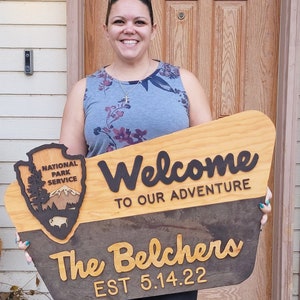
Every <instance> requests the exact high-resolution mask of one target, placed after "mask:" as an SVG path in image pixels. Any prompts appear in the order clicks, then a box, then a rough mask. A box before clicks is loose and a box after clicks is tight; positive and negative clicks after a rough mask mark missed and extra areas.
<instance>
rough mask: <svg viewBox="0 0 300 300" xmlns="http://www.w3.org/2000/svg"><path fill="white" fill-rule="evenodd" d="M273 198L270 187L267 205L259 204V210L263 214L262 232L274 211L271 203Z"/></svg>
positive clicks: (267, 194) (266, 200)
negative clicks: (269, 215)
mask: <svg viewBox="0 0 300 300" xmlns="http://www.w3.org/2000/svg"><path fill="white" fill-rule="evenodd" d="M271 198H272V192H271V190H270V189H269V187H267V193H266V197H265V203H259V208H260V210H261V211H262V212H263V216H262V218H261V220H260V225H261V226H260V230H262V228H263V226H264V225H265V224H266V223H267V221H268V214H269V213H270V212H271V211H272V207H271V202H270V199H271Z"/></svg>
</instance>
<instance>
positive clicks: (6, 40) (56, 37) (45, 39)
mask: <svg viewBox="0 0 300 300" xmlns="http://www.w3.org/2000/svg"><path fill="white" fill-rule="evenodd" d="M0 36H1V39H0V47H1V48H24V47H25V48H50V49H53V48H57V49H63V48H66V27H65V26H58V25H49V26H40V25H1V26H0Z"/></svg>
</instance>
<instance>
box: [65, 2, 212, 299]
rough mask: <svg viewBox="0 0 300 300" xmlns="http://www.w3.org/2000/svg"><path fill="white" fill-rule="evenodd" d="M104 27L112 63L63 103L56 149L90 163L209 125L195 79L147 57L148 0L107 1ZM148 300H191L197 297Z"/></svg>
mask: <svg viewBox="0 0 300 300" xmlns="http://www.w3.org/2000/svg"><path fill="white" fill-rule="evenodd" d="M103 27H104V32H105V35H106V37H107V39H108V41H109V42H110V44H111V47H112V49H113V51H114V60H113V62H112V63H111V64H110V65H108V66H106V67H103V68H102V69H101V70H99V71H97V72H95V73H94V74H92V75H90V76H88V77H87V78H84V79H82V80H80V81H79V82H78V83H77V84H75V86H74V88H73V90H72V91H71V93H70V95H69V97H68V99H67V102H66V106H65V110H64V115H63V120H62V127H61V137H60V143H62V144H65V145H66V146H67V148H68V153H69V154H82V155H84V156H86V157H91V156H95V155H99V154H101V153H103V152H107V151H112V150H115V149H119V148H122V147H125V146H128V145H132V144H135V143H139V142H142V141H145V140H149V139H152V138H155V137H159V136H161V135H165V134H168V133H171V132H174V131H178V130H182V129H184V128H187V127H189V126H195V125H198V124H202V123H205V122H209V121H211V119H212V118H211V112H210V107H209V104H208V101H207V99H206V96H205V94H204V91H203V89H202V87H201V85H200V83H199V81H198V80H197V78H196V77H195V76H194V75H193V74H192V73H191V72H189V71H187V70H185V69H182V68H177V67H175V66H173V65H170V64H167V63H164V62H161V61H156V60H153V59H152V58H151V57H150V55H149V46H150V43H151V40H152V39H153V38H154V37H155V34H156V30H157V28H156V27H157V26H156V24H155V23H154V21H153V11H152V6H151V1H150V0H112V1H109V4H108V9H107V16H106V22H105V25H103ZM151 299H166V300H167V299H172V300H176V299H178V300H180V299H184V300H189V299H190V300H192V299H197V291H193V292H187V293H179V294H172V295H165V296H157V297H153V298H151Z"/></svg>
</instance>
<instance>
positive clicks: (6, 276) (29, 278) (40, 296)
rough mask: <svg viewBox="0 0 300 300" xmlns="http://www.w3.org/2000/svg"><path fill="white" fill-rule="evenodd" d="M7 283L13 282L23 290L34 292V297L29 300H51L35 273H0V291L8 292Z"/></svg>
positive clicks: (8, 286)
mask: <svg viewBox="0 0 300 300" xmlns="http://www.w3.org/2000/svg"><path fill="white" fill-rule="evenodd" d="M36 276H38V278H39V280H40V283H39V285H38V287H37V286H36V283H35V282H36ZM7 282H15V283H17V284H18V286H19V287H22V288H23V290H25V291H29V290H35V291H36V295H35V296H30V298H27V299H30V300H47V299H48V300H49V299H51V298H50V297H49V295H48V293H47V288H46V286H45V284H44V282H43V280H42V279H41V277H40V276H39V275H37V272H36V271H26V272H4V271H0V291H2V292H8V291H9V289H10V287H11V286H10V285H9V284H5V283H7Z"/></svg>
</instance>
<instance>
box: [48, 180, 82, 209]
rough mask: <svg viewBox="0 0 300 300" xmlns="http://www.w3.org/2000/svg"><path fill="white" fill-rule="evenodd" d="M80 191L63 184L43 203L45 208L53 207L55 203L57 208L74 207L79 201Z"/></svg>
mask: <svg viewBox="0 0 300 300" xmlns="http://www.w3.org/2000/svg"><path fill="white" fill-rule="evenodd" d="M79 196H80V193H79V192H77V191H75V190H74V189H71V188H69V187H68V186H66V185H63V186H62V187H60V188H59V189H57V190H55V191H53V192H51V193H50V195H49V197H50V198H49V200H48V201H47V202H46V203H44V204H43V205H42V208H43V210H44V209H47V208H48V207H49V208H52V207H53V204H55V206H56V208H57V209H59V210H61V209H74V207H75V206H76V204H77V203H78V201H79Z"/></svg>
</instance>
